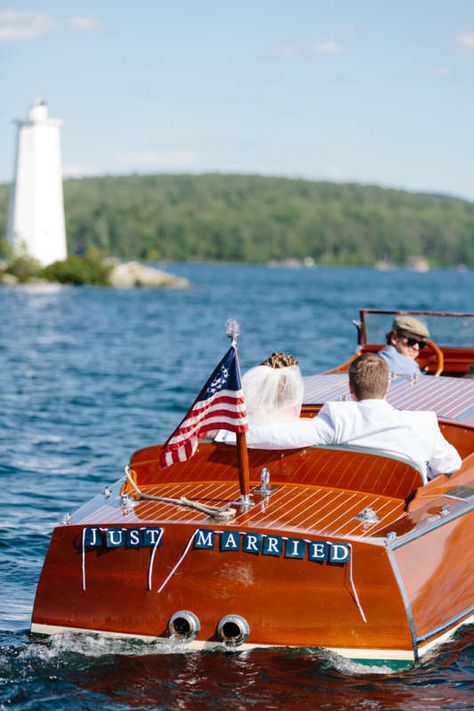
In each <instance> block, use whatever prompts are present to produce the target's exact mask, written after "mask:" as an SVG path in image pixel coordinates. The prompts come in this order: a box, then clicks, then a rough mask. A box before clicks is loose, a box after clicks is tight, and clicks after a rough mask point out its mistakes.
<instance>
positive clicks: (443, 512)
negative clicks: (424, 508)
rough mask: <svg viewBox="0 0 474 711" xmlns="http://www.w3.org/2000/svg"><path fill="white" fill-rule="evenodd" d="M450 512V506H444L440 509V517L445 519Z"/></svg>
mask: <svg viewBox="0 0 474 711" xmlns="http://www.w3.org/2000/svg"><path fill="white" fill-rule="evenodd" d="M449 511H450V509H449V506H448V505H447V504H445V505H444V506H440V507H439V515H440V516H443V517H444V516H447V515H448V514H449Z"/></svg>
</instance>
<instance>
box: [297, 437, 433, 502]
mask: <svg viewBox="0 0 474 711" xmlns="http://www.w3.org/2000/svg"><path fill="white" fill-rule="evenodd" d="M310 451H311V456H309V457H308V456H306V459H307V467H308V472H307V473H306V472H305V474H304V476H303V480H302V481H301V483H305V484H309V483H311V484H319V485H322V486H327V487H332V488H338V489H349V490H352V491H365V492H367V493H373V494H381V495H382V496H390V497H395V498H400V499H409V498H410V497H412V496H413V494H414V493H415V491H416V490H417V489H418V488H419V487H420V486H423V485H424V483H425V479H424V476H423V473H422V471H421V470H420V468H419V467H418V465H417V464H416V463H415V462H414V461H413V460H411V459H409V458H407V457H403V456H400V457H398V456H394V455H393V456H392V455H388V454H386V453H382V452H380V451H379V450H376V449H371V448H368V447H354V446H350V447H349V446H346V445H328V446H324V447H311V449H310ZM287 452H288V450H287ZM308 454H309V452H308V450H306V455H308ZM305 469H306V467H305ZM298 474H299V477H298V478H300V477H301V475H302V472H301V470H299V471H298Z"/></svg>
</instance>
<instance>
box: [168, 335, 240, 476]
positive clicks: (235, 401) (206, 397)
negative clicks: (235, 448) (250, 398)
mask: <svg viewBox="0 0 474 711" xmlns="http://www.w3.org/2000/svg"><path fill="white" fill-rule="evenodd" d="M248 427H249V426H248V420H247V412H246V409H245V401H244V395H243V391H242V384H241V382H240V370H239V361H238V356H237V351H236V349H235V346H234V345H232V346H231V347H230V348H229V350H228V351H227V353H226V354H225V356H224V357H223V359H222V360H221V362H220V363H219V365H218V366H217V368H216V369H215V370H214V371H213V373H212V375H211V377H210V378H209V380H208V381H207V383H206V384H205V385H204V387H203V388H202V390H201V392H200V393H199V395H198V396H197V398H196V400H195V401H194V404H193V406H192V407H191V409H190V410H189V412H188V414H187V415H186V416H185V417H184V418H183V420H182V421H181V423H180V424H179V426H178V428H177V429H176V430H175V431H174V432H173V434H172V435H171V437H169V439H168V440H167V441H166V442H165V444H164V445H163V447H162V449H161V455H160V464H161V466H162V467H169V466H170V465H171V464H175V463H176V462H185V461H186V460H187V459H191V457H192V456H193V454H194V452H195V451H196V449H197V446H198V443H199V436H200V435H202V434H205V433H206V432H209V430H216V429H223V430H230V431H231V432H236V433H240V432H246V431H247V430H248Z"/></svg>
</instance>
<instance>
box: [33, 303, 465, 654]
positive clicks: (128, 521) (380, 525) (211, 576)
mask: <svg viewBox="0 0 474 711" xmlns="http://www.w3.org/2000/svg"><path fill="white" fill-rule="evenodd" d="M412 313H415V312H412ZM418 313H419V312H418ZM393 315H394V312H380V311H377V312H375V311H369V310H365V311H362V312H361V320H360V322H359V323H358V324H357V326H358V333H359V344H358V350H357V352H360V351H364V350H378V349H380V348H381V347H382V341H381V340H380V339H379V340H378V341H374V340H372V341H371V332H372V331H371V329H372V325H371V324H372V320H373V319H375V320H376V321H377V319H380V321H381V323H382V324H383V328H385V330H388V328H387V324H389V323H390V321H391V319H392V318H393ZM423 315H424V316H425V318H426V319H427V320H428V321H429V324H430V329H431V332H432V333H433V334H435V335H436V333H437V332H440V333H445V332H446V328H447V325H449V323H451V324H452V323H454V324H456V326H455V327H453V328H452V333H450V334H449V337H448V335H446V345H439V344H436V343H435V344H434V345H433V347H432V349H431V352H430V353H426V354H425V353H424V354H423V358H424V360H425V363H422V366H423V365H426V367H427V368H428V369H430V370H431V371H432V372H433V373H434V372H438V371H439V370H440V368H439V366H440V362H442V366H443V367H444V369H445V370H444V372H443V374H441V375H440V376H439V377H420V378H418V379H416V380H413V379H410V380H408V379H406V378H401V377H400V378H396V379H395V380H394V382H393V384H392V388H391V391H390V396H389V400H390V402H392V404H394V405H395V406H399V407H402V408H405V409H410V408H411V409H432V410H435V411H436V412H437V414H438V418H439V422H440V426H441V428H442V431H443V433H444V435H445V437H446V438H447V439H448V440H449V441H450V442H451V443H452V444H453V445H454V446H456V447H457V449H458V451H459V452H460V454H461V457H462V459H463V466H462V469H461V470H460V471H459V472H457V473H455V474H454V475H452V476H451V477H447V476H444V475H443V476H439V477H437V478H436V479H434V480H432V481H431V482H430V483H428V484H427V485H424V486H423V482H422V477H421V474H420V472H419V471H418V470H417V469H416V468H415V467H414V466H413V465H412V464H411V463H409V462H408V461H403V460H402V459H395V458H390V457H387V456H382V455H380V454H377V453H376V452H375V451H373V450H372V451H369V450H365V451H364V450H357V449H355V448H352V449H347V448H344V447H332V448H331V447H326V448H322V447H317V448H304V449H298V450H285V451H271V452H270V451H264V450H249V452H248V455H249V473H250V489H251V491H250V497H248V500H247V501H246V502H242V499H241V498H239V497H240V494H241V484H239V480H238V476H237V467H236V450H235V447H231V446H228V445H226V444H218V443H214V442H211V441H207V442H202V443H201V444H200V446H199V449H198V451H197V453H196V454H195V456H194V457H193V458H192V459H190V460H188V461H186V462H182V463H178V464H174V465H172V466H170V467H167V468H165V469H162V468H161V467H160V464H159V455H160V447H158V446H152V447H148V448H146V449H142V450H140V451H138V452H136V453H135V454H133V456H132V457H131V460H130V463H129V468H128V478H127V479H126V480H125V482H123V481H119V482H117V483H116V484H115V485H114V486H113V487H112V488H111V489H110V490H108V489H106V490H105V492H104V496H98V497H96V498H94V499H93V500H92V501H90V502H89V503H87V504H86V505H84V506H83V507H82V508H80V509H79V510H78V511H76V512H75V513H74V514H73V515H72V517H70V518H69V520H67V521H65V522H64V524H63V525H61V526H58V527H57V528H56V529H55V530H54V533H53V536H52V541H51V544H50V547H49V551H48V554H47V557H46V561H45V564H44V568H43V571H42V574H41V577H40V581H39V584H38V590H37V594H36V600H35V605H34V610H33V618H32V631H33V632H34V633H40V634H53V633H56V632H62V631H71V630H72V631H77V632H96V633H100V634H105V635H111V636H125V637H126V636H130V637H134V638H141V639H144V640H156V639H162V640H164V641H166V642H167V643H172V644H175V643H176V644H179V645H180V646H182V645H187V646H188V647H189V648H200V649H206V648H212V647H215V646H224V647H233V648H236V649H248V648H253V647H265V646H272V647H273V646H284V647H313V648H314V647H317V648H326V649H329V650H333V651H334V652H336V653H338V654H340V655H343V656H344V657H348V658H350V659H352V660H355V661H358V662H361V663H365V664H369V665H372V664H383V665H389V666H391V667H397V668H398V667H404V666H411V665H413V664H415V663H416V662H417V661H418V660H419V659H420V658H421V657H422V656H423V655H424V654H425V653H426V652H427V651H428V650H430V649H431V648H432V647H433V646H435V645H437V644H439V643H440V642H442V641H443V640H445V639H447V638H448V637H449V636H450V635H452V634H453V632H454V631H455V630H456V629H457V628H458V627H460V626H461V625H463V624H467V623H469V622H473V621H474V585H473V583H474V558H473V556H472V552H471V551H472V549H473V547H474V436H473V433H474V380H473V379H470V378H468V377H460V376H466V375H469V374H470V373H472V371H473V368H474V348H473V347H471V346H469V345H468V340H469V339H470V342H471V343H472V335H473V328H474V315H467V314H456V315H448V314H423ZM436 323H438V324H439V325H438V326H436ZM383 328H382V330H381V331H380V333H382V332H383ZM446 333H447V332H446ZM441 343H444V341H441ZM426 350H428V349H426ZM346 368H347V363H346V364H345V365H344V366H342V367H341V368H338V369H336V370H335V371H334V372H330V373H326V374H321V375H316V376H313V377H310V378H307V379H306V405H305V407H304V413H303V414H304V415H305V416H308V415H314V414H315V413H317V411H318V410H319V407H320V405H321V404H322V403H323V402H324V401H326V400H330V399H338V398H339V399H344V398H345V397H347V396H348V384H347V374H346V372H345V369H346ZM137 492H140V494H139V493H137ZM147 496H148V497H160V499H161V500H156V499H152V498H146V497H147ZM181 497H185V498H184V499H181ZM180 499H181V500H180ZM176 500H178V502H177V503H176ZM194 506H196V507H195V508H194ZM229 509H233V511H234V515H233V517H228V518H227V516H231V513H230V514H229Z"/></svg>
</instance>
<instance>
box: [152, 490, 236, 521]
mask: <svg viewBox="0 0 474 711" xmlns="http://www.w3.org/2000/svg"><path fill="white" fill-rule="evenodd" d="M221 490H224V491H225V492H226V496H225V498H226V499H227V500H228V501H232V500H233V498H235V496H232V494H234V493H235V495H236V496H238V493H236V485H235V484H233V483H232V482H221V483H220V484H219V486H218V487H217V490H216V487H215V484H214V483H213V482H209V483H208V484H206V485H205V486H204V487H200V486H196V484H194V485H193V484H190V485H189V486H188V487H187V489H186V493H188V494H189V498H190V499H191V500H193V501H199V500H202V499H205V498H206V494H207V492H208V491H209V492H210V493H212V494H213V497H212V498H214V499H215V498H219V493H220V491H221ZM177 493H180V494H181V495H182V496H184V495H185V494H184V493H183V491H182V490H181V491H178V492H177ZM161 494H162V495H166V496H167V495H168V494H164V493H163V491H161ZM158 512H159V518H160V520H162V519H163V518H164V517H165V516H168V520H169V521H173V522H174V523H181V522H184V521H185V522H189V523H194V522H202V521H205V520H207V519H208V518H209V515H208V514H206V513H205V512H202V511H195V510H193V509H191V508H190V507H187V506H180V505H179V504H167V503H165V502H156V505H153V508H150V510H149V511H147V512H146V513H147V516H148V518H152V517H154V518H157V513H158ZM171 513H172V516H171Z"/></svg>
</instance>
